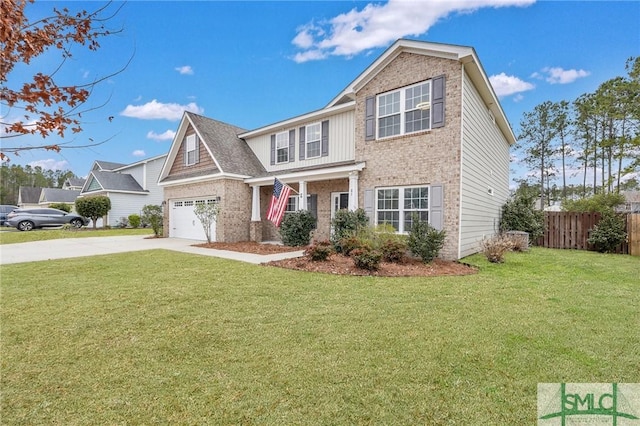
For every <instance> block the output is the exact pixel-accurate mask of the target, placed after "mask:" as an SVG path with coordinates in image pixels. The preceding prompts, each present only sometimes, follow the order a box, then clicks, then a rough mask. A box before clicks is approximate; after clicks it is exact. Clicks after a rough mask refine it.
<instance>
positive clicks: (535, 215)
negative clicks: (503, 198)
mask: <svg viewBox="0 0 640 426" xmlns="http://www.w3.org/2000/svg"><path fill="white" fill-rule="evenodd" d="M500 231H501V232H507V231H522V232H527V233H529V237H530V240H531V241H532V242H533V241H536V240H537V239H538V238H539V237H541V236H542V234H543V233H544V212H542V211H540V210H536V208H535V206H534V200H533V198H531V197H527V196H524V195H516V197H515V198H513V199H511V200H509V201H507V202H506V203H505V204H504V205H503V206H502V215H501V217H500Z"/></svg>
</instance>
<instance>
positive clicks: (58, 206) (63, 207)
mask: <svg viewBox="0 0 640 426" xmlns="http://www.w3.org/2000/svg"><path fill="white" fill-rule="evenodd" d="M49 207H50V208H52V209H58V210H62V211H63V212H67V213H71V206H70V205H69V204H67V203H51V204H49Z"/></svg>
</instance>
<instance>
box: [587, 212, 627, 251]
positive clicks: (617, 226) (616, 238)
mask: <svg viewBox="0 0 640 426" xmlns="http://www.w3.org/2000/svg"><path fill="white" fill-rule="evenodd" d="M626 238H627V232H626V230H625V223H624V219H622V217H621V216H620V215H617V214H616V213H614V212H612V211H605V212H604V213H603V214H602V218H601V219H600V222H598V224H597V225H596V226H594V227H593V230H592V231H591V234H590V235H589V238H588V239H587V242H588V243H589V244H593V245H594V246H595V248H596V250H598V251H599V252H602V253H609V252H612V251H615V249H616V247H617V246H618V245H620V244H621V243H623V242H624V241H625V239H626Z"/></svg>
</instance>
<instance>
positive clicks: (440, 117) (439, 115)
mask: <svg viewBox="0 0 640 426" xmlns="http://www.w3.org/2000/svg"><path fill="white" fill-rule="evenodd" d="M431 86H432V89H431V90H432V98H433V99H432V101H431V109H432V112H431V114H432V119H433V122H432V123H431V128H434V129H435V128H438V127H444V99H445V78H444V75H440V76H438V77H435V78H434V79H433V80H432V82H431Z"/></svg>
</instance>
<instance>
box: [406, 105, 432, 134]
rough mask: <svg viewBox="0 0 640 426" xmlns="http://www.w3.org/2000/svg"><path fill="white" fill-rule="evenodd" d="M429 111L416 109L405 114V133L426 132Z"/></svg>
mask: <svg viewBox="0 0 640 426" xmlns="http://www.w3.org/2000/svg"><path fill="white" fill-rule="evenodd" d="M430 115H431V111H430V110H428V109H427V110H420V109H416V110H413V111H409V112H407V113H405V116H404V117H405V133H411V132H418V131H420V130H428V129H429V122H430Z"/></svg>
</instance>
